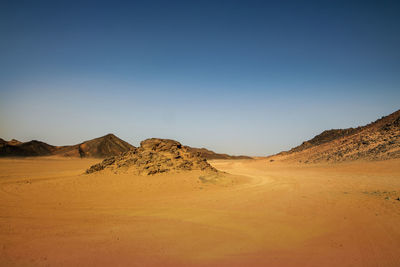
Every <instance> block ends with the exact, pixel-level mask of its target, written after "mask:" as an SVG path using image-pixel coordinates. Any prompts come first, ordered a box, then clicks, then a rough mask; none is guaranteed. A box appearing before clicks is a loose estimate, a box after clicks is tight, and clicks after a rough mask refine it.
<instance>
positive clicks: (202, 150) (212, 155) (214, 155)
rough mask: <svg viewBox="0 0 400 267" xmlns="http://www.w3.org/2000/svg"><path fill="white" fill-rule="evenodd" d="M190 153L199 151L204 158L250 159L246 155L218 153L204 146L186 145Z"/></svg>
mask: <svg viewBox="0 0 400 267" xmlns="http://www.w3.org/2000/svg"><path fill="white" fill-rule="evenodd" d="M187 149H188V150H190V151H191V152H192V153H199V155H200V157H202V158H205V159H251V157H248V156H231V155H228V154H219V153H215V152H214V151H211V150H208V149H206V148H195V147H189V146H187Z"/></svg>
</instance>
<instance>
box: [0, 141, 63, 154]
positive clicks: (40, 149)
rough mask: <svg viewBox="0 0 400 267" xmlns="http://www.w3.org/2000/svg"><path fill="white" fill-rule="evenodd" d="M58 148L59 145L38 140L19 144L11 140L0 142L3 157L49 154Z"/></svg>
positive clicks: (0, 151) (0, 152)
mask: <svg viewBox="0 0 400 267" xmlns="http://www.w3.org/2000/svg"><path fill="white" fill-rule="evenodd" d="M3 141H4V140H3ZM56 150H57V147H55V146H52V145H49V144H46V143H43V142H40V141H36V140H32V141H29V142H25V143H18V144H13V142H11V141H10V142H2V143H0V156H2V157H4V156H15V157H31V156H48V155H52V154H53V153H54V152H55V151H56Z"/></svg>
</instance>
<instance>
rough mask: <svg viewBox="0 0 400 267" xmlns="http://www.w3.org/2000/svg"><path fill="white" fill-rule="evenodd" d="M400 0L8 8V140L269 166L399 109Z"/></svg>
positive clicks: (1, 16) (3, 71)
mask: <svg viewBox="0 0 400 267" xmlns="http://www.w3.org/2000/svg"><path fill="white" fill-rule="evenodd" d="M399 11H400V4H399V3H398V2H396V1H369V2H365V1H363V2H357V1H335V2H333V3H329V2H325V1H306V2H302V3H298V2H296V1H285V2H283V1H279V2H272V1H267V2H264V1H202V2H201V3H195V4H194V3H190V4H189V3H187V2H184V1H182V2H180V1H169V2H168V3H167V2H163V1H153V2H151V3H150V2H147V3H136V2H132V3H124V2H118V1H116V2H115V1H113V2H108V3H107V2H105V1H96V2H91V1H80V2H79V3H78V2H70V1H65V2H62V1H57V3H55V2H52V1H35V2H16V1H6V2H5V3H3V6H2V9H1V10H0V32H1V36H2V42H1V43H0V58H1V60H0V126H1V127H0V138H3V139H8V140H9V139H12V138H16V139H19V140H21V141H29V140H32V139H37V140H40V141H44V142H47V143H49V144H52V145H68V144H76V143H80V142H82V141H84V140H89V139H92V138H95V137H100V136H102V135H105V134H107V133H114V134H115V135H117V136H118V137H120V138H121V139H123V140H125V141H127V142H129V143H131V144H132V145H135V146H137V145H138V144H139V142H140V141H141V140H144V139H147V138H150V137H161V138H170V139H175V140H177V141H179V142H181V143H182V144H185V145H190V146H193V147H206V148H208V149H211V150H214V151H216V152H220V153H229V154H235V155H239V154H245V155H251V156H263V155H269V154H273V153H277V152H280V151H282V150H287V149H290V148H291V147H294V146H296V145H299V144H300V143H301V142H302V141H304V140H307V139H310V138H312V137H313V136H315V135H316V134H319V133H320V132H322V131H324V130H328V129H332V128H348V127H357V126H361V125H365V124H367V123H369V122H372V121H374V120H376V119H378V118H380V117H382V116H386V115H389V114H390V113H392V112H394V111H396V110H398V109H399V108H400V106H399V99H400V88H399V84H400V51H399V49H398V48H399V47H400V34H399V29H400V16H398V14H399Z"/></svg>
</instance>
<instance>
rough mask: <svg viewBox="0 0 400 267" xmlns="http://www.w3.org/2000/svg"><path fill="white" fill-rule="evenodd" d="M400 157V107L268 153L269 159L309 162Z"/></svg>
mask: <svg viewBox="0 0 400 267" xmlns="http://www.w3.org/2000/svg"><path fill="white" fill-rule="evenodd" d="M399 157H400V110H398V111H396V112H394V113H392V114H390V115H388V116H385V117H382V118H381V119H378V120H376V121H375V122H372V123H370V124H368V125H366V126H362V127H357V128H349V129H336V130H328V131H324V132H323V133H321V134H319V135H317V136H315V137H314V138H313V139H311V140H309V141H306V142H303V143H302V144H301V145H300V146H298V147H295V148H293V149H291V150H289V151H286V152H281V153H279V154H277V155H274V156H271V157H270V159H271V160H274V159H277V160H295V161H299V162H307V163H308V162H323V161H328V162H329V161H331V162H340V161H351V160H360V159H364V160H384V159H391V158H399Z"/></svg>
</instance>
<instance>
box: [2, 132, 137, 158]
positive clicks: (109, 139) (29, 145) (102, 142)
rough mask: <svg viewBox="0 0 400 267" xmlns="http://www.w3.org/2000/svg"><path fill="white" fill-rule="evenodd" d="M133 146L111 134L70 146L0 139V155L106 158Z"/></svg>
mask: <svg viewBox="0 0 400 267" xmlns="http://www.w3.org/2000/svg"><path fill="white" fill-rule="evenodd" d="M133 148H134V146H132V145H130V144H129V143H127V142H125V141H123V140H121V139H120V138H118V137H116V136H115V135H113V134H107V135H105V136H102V137H99V138H95V139H92V140H88V141H85V142H82V143H80V144H77V145H72V146H52V145H49V144H46V143H44V142H40V141H36V140H33V141H29V142H19V141H17V140H15V139H13V140H11V141H8V142H7V141H5V140H3V139H1V140H0V156H2V157H7V156H11V157H31V156H50V155H61V156H68V157H94V158H106V157H111V156H116V155H119V154H121V153H122V152H126V151H128V150H130V149H133Z"/></svg>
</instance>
